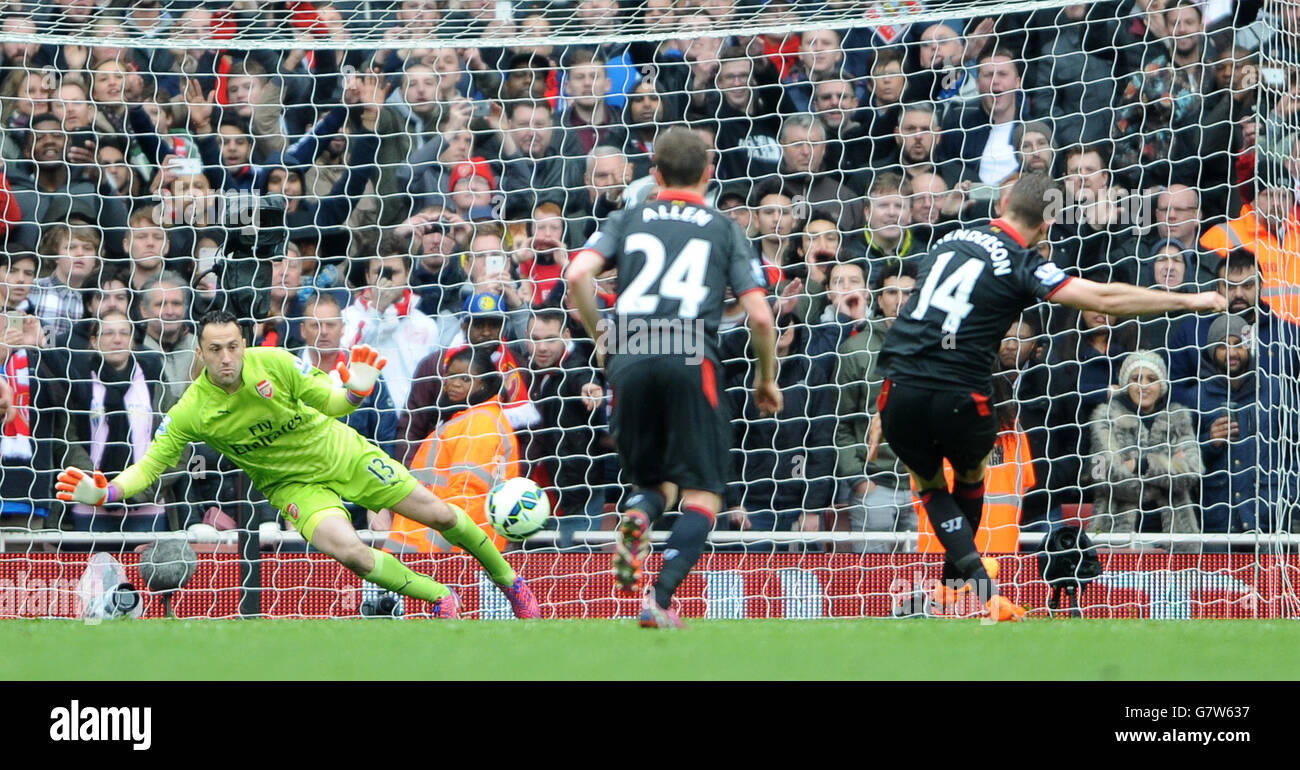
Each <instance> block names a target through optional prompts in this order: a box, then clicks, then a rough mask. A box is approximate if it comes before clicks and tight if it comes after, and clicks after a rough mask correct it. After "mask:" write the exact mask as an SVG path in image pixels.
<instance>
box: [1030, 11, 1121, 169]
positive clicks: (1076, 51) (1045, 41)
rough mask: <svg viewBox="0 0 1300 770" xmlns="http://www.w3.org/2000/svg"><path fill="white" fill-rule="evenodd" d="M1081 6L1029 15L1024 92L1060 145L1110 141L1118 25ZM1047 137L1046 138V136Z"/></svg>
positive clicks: (1114, 92) (1033, 110)
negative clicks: (1048, 124) (1049, 120)
mask: <svg viewBox="0 0 1300 770" xmlns="http://www.w3.org/2000/svg"><path fill="white" fill-rule="evenodd" d="M1099 15H1100V14H1099V13H1098V12H1097V11H1096V10H1095V9H1092V8H1090V7H1089V6H1088V5H1086V4H1083V3H1071V4H1070V5H1066V6H1064V7H1061V8H1045V9H1042V10H1040V11H1035V12H1034V13H1033V14H1032V15H1031V16H1030V17H1029V24H1028V25H1027V27H1028V29H1027V32H1028V35H1027V42H1026V50H1025V59H1026V62H1025V89H1026V91H1027V92H1028V93H1029V94H1030V103H1031V109H1032V113H1033V114H1034V115H1035V116H1039V117H1042V118H1050V119H1051V121H1052V124H1053V125H1054V126H1056V129H1057V136H1058V137H1059V138H1060V139H1061V140H1062V141H1061V144H1063V145H1071V144H1080V143H1082V144H1091V143H1093V142H1098V141H1102V140H1104V139H1108V138H1109V137H1110V131H1111V126H1112V125H1113V124H1114V105H1115V102H1116V99H1117V97H1118V88H1117V86H1116V82H1117V81H1116V74H1117V72H1116V71H1117V70H1119V74H1120V77H1121V79H1122V77H1123V75H1124V74H1125V73H1127V70H1124V69H1122V68H1119V67H1116V65H1115V61H1114V60H1115V54H1116V51H1115V42H1114V41H1115V34H1116V31H1117V30H1116V29H1115V27H1116V25H1115V23H1114V22H1113V21H1109V22H1108V20H1106V19H1102V18H1098V16H1099ZM1049 136H1050V135H1049Z"/></svg>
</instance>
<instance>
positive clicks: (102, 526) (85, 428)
mask: <svg viewBox="0 0 1300 770" xmlns="http://www.w3.org/2000/svg"><path fill="white" fill-rule="evenodd" d="M132 336H133V335H132V330H131V320H130V318H128V317H127V315H126V313H123V312H121V311H119V310H109V311H107V312H105V313H103V314H102V315H101V316H100V317H99V318H98V319H97V320H96V322H95V328H94V329H93V330H92V332H91V335H90V342H91V351H90V352H89V353H87V354H85V355H84V356H78V358H77V359H76V361H75V362H74V365H73V369H72V372H71V373H72V382H71V390H70V391H69V395H68V412H69V415H70V419H69V421H68V429H69V430H68V455H67V458H66V460H65V464H67V465H71V466H74V467H77V468H94V469H96V470H99V471H103V472H104V474H105V475H107V476H110V477H112V476H115V475H117V474H119V473H121V472H122V471H124V470H126V469H127V467H129V466H131V465H133V464H135V463H137V462H139V461H140V460H141V459H142V458H143V457H144V453H145V450H147V449H148V448H149V443H150V441H151V440H152V438H153V434H154V430H155V429H156V428H157V427H158V426H159V424H160V423H161V422H162V418H163V415H164V414H165V413H166V412H167V410H168V409H170V408H171V407H172V405H173V404H174V403H175V402H176V398H175V397H174V396H173V395H172V392H171V390H170V389H169V388H167V387H166V386H165V385H164V384H163V371H162V370H163V361H162V356H160V355H158V354H157V353H151V352H133V351H132V344H131V340H132ZM177 470H179V468H174V469H173V471H177ZM177 479H178V474H176V473H166V474H164V475H163V476H162V477H160V478H159V479H158V481H156V482H154V484H152V485H150V487H149V488H148V489H146V490H144V491H143V492H141V493H140V494H138V495H136V496H135V497H132V498H130V499H128V500H124V501H122V503H120V504H115V505H110V506H99V507H95V506H89V505H82V504H80V503H78V504H74V505H73V506H72V523H73V526H74V527H75V528H76V529H78V530H80V531H83V532H113V531H124V532H159V531H164V530H167V529H169V528H170V526H169V524H168V521H167V511H166V506H167V505H168V504H171V503H173V502H175V499H176V498H175V495H174V490H173V486H174V484H175V483H176V481H177Z"/></svg>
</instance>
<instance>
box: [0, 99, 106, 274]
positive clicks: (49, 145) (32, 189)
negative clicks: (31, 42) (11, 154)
mask: <svg viewBox="0 0 1300 770" xmlns="http://www.w3.org/2000/svg"><path fill="white" fill-rule="evenodd" d="M67 144H68V136H67V134H66V133H65V132H64V131H63V129H62V127H61V126H60V125H59V118H58V116H56V115H54V114H53V113H50V112H46V113H42V114H40V115H36V116H34V117H33V118H32V128H31V131H29V132H28V134H27V142H26V145H25V148H24V158H23V160H24V161H29V162H16V163H11V164H7V168H6V170H5V178H6V180H8V182H9V186H10V188H11V189H12V190H13V196H14V197H15V198H16V199H17V200H18V205H19V207H20V209H21V210H22V216H23V221H24V222H38V223H51V222H64V223H68V222H69V221H70V217H71V216H72V215H74V214H76V215H78V216H81V217H84V218H85V219H87V220H88V221H90V222H92V223H94V224H96V225H98V226H99V227H100V228H101V229H102V230H104V231H105V232H104V239H105V246H106V248H107V249H108V250H109V252H110V254H111V256H114V257H121V256H124V255H123V254H121V253H120V249H121V246H120V244H121V243H122V233H123V228H125V226H126V208H125V207H124V206H123V205H122V202H121V201H119V200H117V199H116V198H113V197H108V198H105V197H104V196H102V195H100V194H99V190H98V185H97V184H96V183H95V182H94V181H92V180H91V179H90V178H88V176H87V173H86V168H87V166H86V165H84V164H89V163H93V162H94V155H93V154H87V155H86V156H85V158H84V161H83V162H82V163H76V162H73V161H74V159H75V158H77V157H78V156H76V155H75V154H69V155H67V156H66V160H65V153H70V152H71V151H70V150H68V149H67ZM32 245H34V242H33V244H32Z"/></svg>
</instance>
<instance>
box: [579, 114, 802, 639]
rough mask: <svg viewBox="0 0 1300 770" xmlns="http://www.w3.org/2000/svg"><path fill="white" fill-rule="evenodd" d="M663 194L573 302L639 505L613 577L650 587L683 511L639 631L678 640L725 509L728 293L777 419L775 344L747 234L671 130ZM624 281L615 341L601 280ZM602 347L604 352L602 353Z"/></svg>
mask: <svg viewBox="0 0 1300 770" xmlns="http://www.w3.org/2000/svg"><path fill="white" fill-rule="evenodd" d="M653 164H654V167H653V169H652V172H651V173H653V174H654V179H655V182H656V183H657V185H658V193H657V194H656V195H655V196H653V197H652V198H651V199H650V200H648V201H646V202H645V203H644V204H642V205H640V206H635V207H632V208H630V209H625V210H623V211H620V212H617V213H615V214H614V215H612V216H611V217H610V218H609V220H608V221H607V222H605V224H603V225H602V226H601V228H600V230H599V231H598V232H596V233H595V234H594V235H592V237H591V239H590V240H588V241H587V244H586V245H585V246H584V247H583V248H582V249H580V250H579V252H578V253H577V254H575V255H574V257H573V259H572V260H571V261H570V263H569V267H568V269H567V270H566V272H565V280H566V281H567V282H568V289H569V291H570V292H572V294H573V299H574V303H575V304H576V305H577V307H578V310H579V311H580V312H581V313H582V320H583V322H584V323H585V324H586V325H587V330H588V331H590V332H591V334H592V337H593V338H594V339H596V340H597V355H598V357H600V356H608V365H607V367H606V368H607V372H608V376H609V382H610V385H611V386H612V389H613V393H614V395H613V398H614V414H613V417H612V419H611V427H612V429H613V433H614V443H615V444H616V445H617V447H618V455H619V460H620V462H621V463H622V467H623V471H624V473H625V474H627V476H628V477H629V478H630V479H631V481H632V485H633V492H632V494H631V495H629V496H628V498H627V500H626V501H625V502H624V512H623V518H622V520H621V521H620V523H619V534H620V537H619V542H618V543H617V547H616V551H615V555H614V576H615V578H616V579H617V581H618V583H619V584H620V585H621V586H622V588H623V589H624V590H625V591H634V590H635V589H636V587H637V586H638V585H639V584H640V580H641V566H642V563H643V562H644V560H645V558H646V556H648V555H649V553H650V539H649V529H650V527H651V525H652V524H654V522H655V520H656V519H657V518H658V517H659V516H660V515H662V514H663V512H664V511H665V510H667V509H669V508H670V507H672V505H673V504H674V503H675V502H676V500H677V499H678V497H680V499H681V512H682V515H681V517H680V518H678V520H677V522H676V523H675V524H674V525H673V530H672V534H671V535H670V536H669V538H668V544H667V548H666V549H665V550H664V564H663V568H662V569H661V570H660V571H659V577H658V579H657V580H656V581H655V585H654V593H653V595H652V596H647V597H646V598H645V603H644V605H643V607H642V610H641V625H642V626H645V627H647V628H680V627H681V625H682V623H681V620H680V619H679V618H678V617H677V613H676V612H674V611H673V610H672V609H671V607H670V604H671V601H672V596H673V592H674V591H676V590H677V586H678V585H680V584H681V582H682V580H683V579H684V578H685V577H686V574H687V573H688V572H690V570H691V568H692V567H694V566H695V562H696V561H698V560H699V558H700V554H701V553H702V552H703V550H704V543H705V540H706V539H707V538H708V535H709V530H711V529H712V528H713V523H714V520H715V519H716V518H717V515H718V510H719V509H720V508H721V507H722V492H723V489H724V486H725V484H726V479H727V473H726V468H727V463H728V462H729V458H730V449H731V427H730V421H731V415H730V414H729V413H728V410H727V408H726V401H725V399H723V398H722V392H721V391H722V389H721V386H720V384H719V375H720V373H721V371H722V366H721V363H720V361H719V358H718V324H719V322H720V321H721V319H722V303H723V295H724V294H725V292H726V289H727V287H730V288H731V290H732V292H733V294H734V295H735V296H736V297H737V298H738V299H739V301H740V303H741V305H742V306H743V307H744V310H745V313H746V314H747V316H748V319H749V328H750V333H751V335H752V339H753V345H754V350H755V352H756V354H757V356H758V375H757V377H756V380H755V382H754V390H755V392H756V396H757V403H758V405H759V408H760V409H762V410H763V411H764V413H767V414H774V413H776V412H779V411H781V391H780V390H778V389H777V386H776V334H775V331H774V321H773V318H772V310H771V308H770V307H769V306H768V304H767V288H766V279H765V278H764V275H763V270H762V266H761V264H760V263H759V261H758V259H757V257H756V255H755V254H754V249H753V247H752V246H751V245H750V243H749V239H748V238H746V237H745V234H744V232H742V231H741V229H740V227H739V226H738V225H736V224H735V223H734V222H732V221H731V219H729V218H728V217H726V216H725V215H723V214H722V213H720V212H718V211H716V210H714V209H712V208H709V207H708V206H707V205H705V203H704V198H703V194H704V190H705V187H706V185H707V184H708V181H709V176H710V174H711V172H712V166H711V164H710V162H709V150H708V147H707V146H706V145H705V144H704V141H703V140H701V139H700V138H699V137H698V136H696V135H695V133H693V132H691V131H689V130H687V129H684V128H674V129H670V130H669V131H668V132H666V133H665V134H664V135H662V136H660V137H658V138H657V139H656V140H655V153H654V161H653ZM611 267H614V268H617V269H618V300H617V302H616V303H615V305H614V324H613V326H612V328H610V327H608V325H607V324H605V323H603V322H602V321H601V320H600V314H599V311H598V310H597V308H596V295H595V287H594V284H593V279H594V278H595V277H596V276H597V275H599V274H600V273H602V272H604V271H605V270H607V269H609V268H611ZM602 341H603V344H602Z"/></svg>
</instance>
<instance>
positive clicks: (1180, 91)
mask: <svg viewBox="0 0 1300 770" xmlns="http://www.w3.org/2000/svg"><path fill="white" fill-rule="evenodd" d="M1201 14H1202V12H1201V8H1200V6H1198V5H1197V4H1196V3H1194V2H1192V0H1176V2H1173V3H1171V4H1170V5H1169V6H1168V7H1167V9H1166V10H1165V11H1164V18H1163V23H1164V27H1165V29H1164V30H1163V31H1162V32H1161V33H1159V34H1160V36H1161V39H1160V41H1159V44H1155V45H1150V46H1148V47H1147V49H1146V53H1145V56H1144V57H1143V62H1142V67H1141V69H1140V70H1138V71H1135V72H1133V74H1132V75H1131V76H1130V77H1129V78H1128V81H1127V82H1126V83H1125V84H1124V87H1123V92H1122V93H1121V94H1120V99H1119V104H1118V110H1117V115H1116V120H1115V133H1114V136H1115V139H1116V152H1115V160H1116V164H1117V166H1118V168H1119V170H1120V171H1121V173H1122V174H1123V176H1124V178H1125V179H1126V181H1127V183H1128V185H1127V186H1129V187H1150V186H1152V185H1169V184H1173V183H1174V182H1179V183H1182V184H1187V185H1191V186H1193V187H1197V186H1201V181H1202V177H1201V171H1202V168H1201V165H1202V164H1201V160H1200V157H1199V156H1200V152H1201V146H1202V135H1203V124H1202V122H1201V121H1202V119H1203V118H1202V114H1203V109H1204V104H1203V99H1204V95H1205V94H1207V93H1209V92H1210V91H1211V89H1212V88H1213V85H1212V84H1213V74H1212V70H1211V68H1210V66H1209V65H1210V62H1211V61H1213V58H1212V55H1211V51H1210V50H1209V47H1208V45H1207V43H1208V40H1207V38H1206V37H1205V27H1204V24H1203V22H1202V16H1201ZM1206 181H1209V180H1206Z"/></svg>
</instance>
